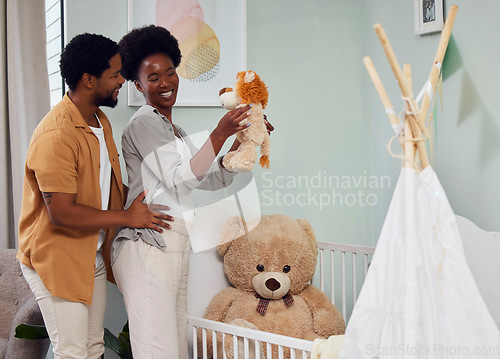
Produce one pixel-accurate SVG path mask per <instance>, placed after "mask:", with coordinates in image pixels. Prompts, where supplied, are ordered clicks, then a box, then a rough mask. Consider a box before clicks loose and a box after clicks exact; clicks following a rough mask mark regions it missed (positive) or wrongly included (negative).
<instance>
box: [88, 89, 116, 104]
mask: <svg viewBox="0 0 500 359" xmlns="http://www.w3.org/2000/svg"><path fill="white" fill-rule="evenodd" d="M113 93H114V90H113V92H111V94H110V95H109V96H106V97H104V96H103V95H102V94H100V93H98V94H95V95H94V105H96V106H97V107H101V106H106V107H111V108H113V107H115V106H116V105H117V104H118V98H116V100H115V99H114V98H113Z"/></svg>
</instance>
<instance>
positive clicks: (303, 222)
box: [297, 218, 316, 249]
mask: <svg viewBox="0 0 500 359" xmlns="http://www.w3.org/2000/svg"><path fill="white" fill-rule="evenodd" d="M297 223H298V224H299V226H301V227H302V229H303V230H304V231H305V232H306V233H307V236H308V237H309V240H310V241H311V245H312V247H313V248H314V249H316V235H315V234H314V231H313V228H312V226H311V223H309V221H308V220H307V219H304V218H299V219H297Z"/></svg>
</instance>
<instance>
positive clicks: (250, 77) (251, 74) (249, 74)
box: [244, 71, 255, 83]
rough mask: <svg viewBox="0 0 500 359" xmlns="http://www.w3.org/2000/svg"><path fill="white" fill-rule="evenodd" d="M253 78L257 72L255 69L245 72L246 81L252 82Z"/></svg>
mask: <svg viewBox="0 0 500 359" xmlns="http://www.w3.org/2000/svg"><path fill="white" fill-rule="evenodd" d="M253 80H255V72H253V71H247V73H246V74H245V80H244V81H245V82H246V83H248V82H252V81H253Z"/></svg>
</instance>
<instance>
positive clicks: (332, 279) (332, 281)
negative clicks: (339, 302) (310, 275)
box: [320, 250, 335, 305]
mask: <svg viewBox="0 0 500 359" xmlns="http://www.w3.org/2000/svg"><path fill="white" fill-rule="evenodd" d="M320 270H323V268H320ZM330 298H331V300H332V304H333V305H335V251H333V250H330Z"/></svg>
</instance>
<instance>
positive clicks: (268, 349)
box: [266, 343, 273, 359]
mask: <svg viewBox="0 0 500 359" xmlns="http://www.w3.org/2000/svg"><path fill="white" fill-rule="evenodd" d="M266 350H267V359H272V358H273V352H272V346H271V344H269V343H267V347H266Z"/></svg>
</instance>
